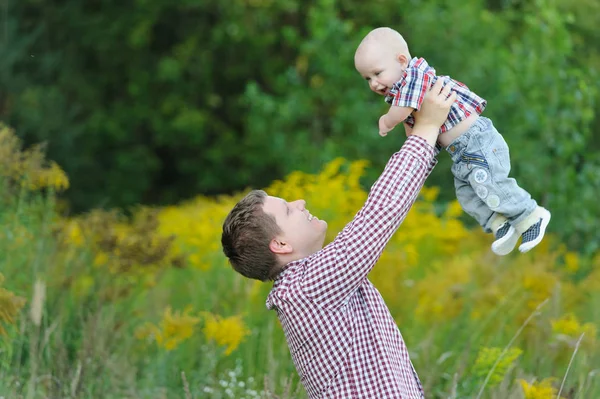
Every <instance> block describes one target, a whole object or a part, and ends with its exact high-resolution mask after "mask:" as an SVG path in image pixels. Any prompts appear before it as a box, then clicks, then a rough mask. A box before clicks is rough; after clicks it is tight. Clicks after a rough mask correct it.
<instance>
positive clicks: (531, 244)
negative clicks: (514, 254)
mask: <svg viewBox="0 0 600 399" xmlns="http://www.w3.org/2000/svg"><path fill="white" fill-rule="evenodd" d="M551 217H552V215H551V214H550V212H549V211H547V210H544V213H543V214H542V225H541V226H540V234H539V235H538V238H536V239H535V240H533V241H529V242H528V243H526V244H521V246H519V251H521V252H522V253H525V252H528V251H530V250H531V249H533V248H534V247H535V246H537V245H538V244H539V243H540V242H542V240H543V239H544V236H545V235H546V227H548V223H550V218H551Z"/></svg>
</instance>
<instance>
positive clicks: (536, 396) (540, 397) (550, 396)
mask: <svg viewBox="0 0 600 399" xmlns="http://www.w3.org/2000/svg"><path fill="white" fill-rule="evenodd" d="M554 381H555V379H554V378H546V379H544V380H543V381H541V382H533V383H531V384H530V383H528V382H527V381H525V380H519V382H520V383H521V387H522V388H523V393H524V394H525V399H555V398H556V394H557V393H558V391H557V390H556V388H554V387H553V386H552V383H553V382H554Z"/></svg>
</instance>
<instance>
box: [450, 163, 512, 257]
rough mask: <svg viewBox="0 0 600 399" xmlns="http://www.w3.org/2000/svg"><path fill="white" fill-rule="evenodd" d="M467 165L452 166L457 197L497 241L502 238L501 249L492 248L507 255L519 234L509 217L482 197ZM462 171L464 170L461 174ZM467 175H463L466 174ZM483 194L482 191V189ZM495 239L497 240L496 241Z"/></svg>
mask: <svg viewBox="0 0 600 399" xmlns="http://www.w3.org/2000/svg"><path fill="white" fill-rule="evenodd" d="M461 166H465V165H460V164H459V165H456V166H454V167H453V168H452V172H453V173H454V187H455V189H456V198H457V199H458V202H459V203H460V205H461V207H462V208H463V210H464V211H465V212H466V213H467V214H468V215H470V216H471V217H473V218H474V219H475V220H477V222H478V223H479V225H480V226H481V227H482V228H483V230H484V231H485V232H486V233H489V232H492V233H493V234H494V237H495V238H496V241H498V240H502V241H503V242H505V244H504V245H503V246H502V247H501V248H500V249H495V248H494V247H492V250H493V251H494V252H495V253H496V254H497V255H506V254H508V253H509V252H511V251H512V250H513V248H514V247H515V245H516V244H517V241H518V240H519V234H517V232H516V230H515V228H514V227H513V226H511V225H510V223H509V221H508V219H506V217H505V216H504V215H502V214H501V213H497V212H494V211H492V210H491V209H490V208H489V207H488V206H487V204H486V203H485V202H484V201H483V200H482V199H481V198H480V196H479V195H478V194H477V192H476V191H475V190H474V189H473V186H472V185H471V183H470V182H469V179H468V174H469V173H470V172H469V171H470V169H469V168H468V167H467V168H462V167H461ZM461 171H462V172H463V173H462V174H461ZM465 173H466V175H463V174H465ZM480 194H481V191H480ZM496 241H495V242H496Z"/></svg>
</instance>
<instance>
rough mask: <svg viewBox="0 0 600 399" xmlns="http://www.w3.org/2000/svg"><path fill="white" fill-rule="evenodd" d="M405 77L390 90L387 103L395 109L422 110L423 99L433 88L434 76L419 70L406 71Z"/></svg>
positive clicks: (410, 69) (409, 69)
mask: <svg viewBox="0 0 600 399" xmlns="http://www.w3.org/2000/svg"><path fill="white" fill-rule="evenodd" d="M404 72H405V74H406V75H405V77H404V78H403V79H402V80H401V81H399V82H398V83H396V84H394V85H393V86H392V88H391V89H390V92H389V94H388V97H389V98H390V100H389V101H387V102H388V103H389V104H391V105H393V106H395V107H410V108H414V109H416V110H419V109H420V108H421V104H422V103H423V97H424V96H425V93H426V92H427V89H428V88H429V86H431V79H432V76H431V74H429V73H425V72H423V71H422V70H420V69H418V68H408V69H406V71H404Z"/></svg>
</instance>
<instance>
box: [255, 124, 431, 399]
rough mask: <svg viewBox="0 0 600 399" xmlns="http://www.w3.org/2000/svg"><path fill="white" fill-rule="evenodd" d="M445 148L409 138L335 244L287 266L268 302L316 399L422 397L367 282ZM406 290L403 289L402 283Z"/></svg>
mask: <svg viewBox="0 0 600 399" xmlns="http://www.w3.org/2000/svg"><path fill="white" fill-rule="evenodd" d="M438 152H439V149H434V148H432V147H431V146H429V145H428V144H427V143H426V142H425V140H424V139H423V138H421V137H417V136H410V137H409V138H408V139H407V140H406V141H405V143H404V145H403V147H402V148H401V150H400V151H398V152H397V153H395V154H394V155H393V156H392V157H391V159H390V160H389V162H388V164H387V166H386V167H385V170H384V171H383V173H382V174H381V176H380V177H379V179H378V180H377V181H376V182H375V184H374V185H373V186H372V187H371V191H370V193H369V196H368V199H367V201H366V203H365V205H364V206H363V208H362V209H361V210H360V211H359V212H358V213H357V214H356V216H355V217H354V219H353V220H352V221H351V222H350V223H349V224H348V225H347V226H346V227H345V228H344V229H343V231H342V232H341V233H339V234H338V235H337V237H336V238H335V240H334V241H333V242H331V243H330V244H329V245H327V246H325V248H323V249H322V250H320V251H319V252H317V253H315V254H313V255H311V256H309V257H307V258H304V259H301V260H297V261H294V262H290V263H289V264H287V265H286V266H285V268H284V269H283V271H282V272H281V274H280V275H279V276H278V277H277V279H276V280H275V282H274V284H273V288H272V290H271V292H270V293H269V296H268V298H267V302H266V305H267V308H268V309H275V311H276V312H277V316H278V318H279V321H280V322H281V325H282V327H283V330H284V333H285V337H286V340H287V344H288V347H289V349H290V353H291V355H292V359H293V361H294V364H295V366H296V370H297V371H298V374H299V376H300V379H301V382H302V384H303V385H304V387H305V389H306V391H307V392H308V396H309V397H310V398H311V399H313V398H336V399H342V398H343V399H350V398H361V399H366V398H377V399H387V398H394V399H413V398H423V397H424V394H423V388H422V386H421V382H420V381H419V377H418V376H417V373H416V372H415V369H414V368H413V365H412V363H411V361H410V359H409V354H408V350H407V348H406V345H405V343H404V340H403V338H402V335H401V334H400V330H399V329H398V327H397V326H396V323H395V322H394V319H393V318H392V315H391V314H390V312H389V310H388V308H387V306H386V304H385V302H384V300H383V298H382V297H381V295H380V294H379V292H378V291H377V289H376V288H375V287H374V286H373V284H371V282H370V281H369V280H368V279H367V275H368V274H369V272H370V271H371V269H372V268H373V266H375V263H376V262H377V260H378V259H379V257H380V255H381V253H382V251H383V249H384V247H385V245H386V244H387V242H388V241H389V240H390V238H391V236H392V235H393V234H394V232H395V231H396V230H397V229H398V227H399V226H400V224H401V223H402V221H403V220H404V218H405V216H406V214H407V213H408V211H409V209H410V208H411V206H412V204H413V203H414V202H415V199H416V198H417V194H418V193H419V191H420V190H421V187H422V186H423V183H424V182H425V179H426V178H427V176H429V174H430V173H431V171H432V170H433V167H434V166H435V164H436V163H437V160H436V158H435V155H437V153H438ZM398 284H400V283H398Z"/></svg>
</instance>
